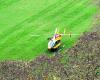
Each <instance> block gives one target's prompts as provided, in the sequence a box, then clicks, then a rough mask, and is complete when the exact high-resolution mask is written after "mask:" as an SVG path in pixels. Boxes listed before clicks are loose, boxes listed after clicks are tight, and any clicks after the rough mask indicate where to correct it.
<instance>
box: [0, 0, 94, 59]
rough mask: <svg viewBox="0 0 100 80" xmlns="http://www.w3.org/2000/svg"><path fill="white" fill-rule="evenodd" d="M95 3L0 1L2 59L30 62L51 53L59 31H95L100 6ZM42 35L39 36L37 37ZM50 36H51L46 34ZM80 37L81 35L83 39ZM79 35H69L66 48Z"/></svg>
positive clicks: (29, 0) (82, 0)
mask: <svg viewBox="0 0 100 80" xmlns="http://www.w3.org/2000/svg"><path fill="white" fill-rule="evenodd" d="M90 1H91V0H42V1H41V0H0V60H9V59H10V60H12V59H24V60H25V59H26V60H30V59H33V58H35V57H36V56H38V55H41V54H45V52H46V51H47V43H48V40H47V38H48V37H50V36H52V35H51V34H53V33H54V30H55V28H56V27H57V28H59V29H60V32H63V29H64V28H66V30H67V32H71V33H78V34H80V35H81V33H82V32H84V31H87V30H89V29H90V28H91V25H90V24H91V21H92V18H93V15H94V14H95V13H96V7H94V6H93V5H89V3H90ZM34 34H40V35H41V36H39V37H33V36H32V35H34ZM43 34H48V35H45V36H44V35H43ZM80 35H79V36H80ZM79 36H72V37H71V38H70V37H69V36H65V37H63V39H62V42H63V44H64V45H65V49H66V48H69V47H71V46H72V45H73V44H74V43H75V42H76V40H77V39H78V37H79Z"/></svg>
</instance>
